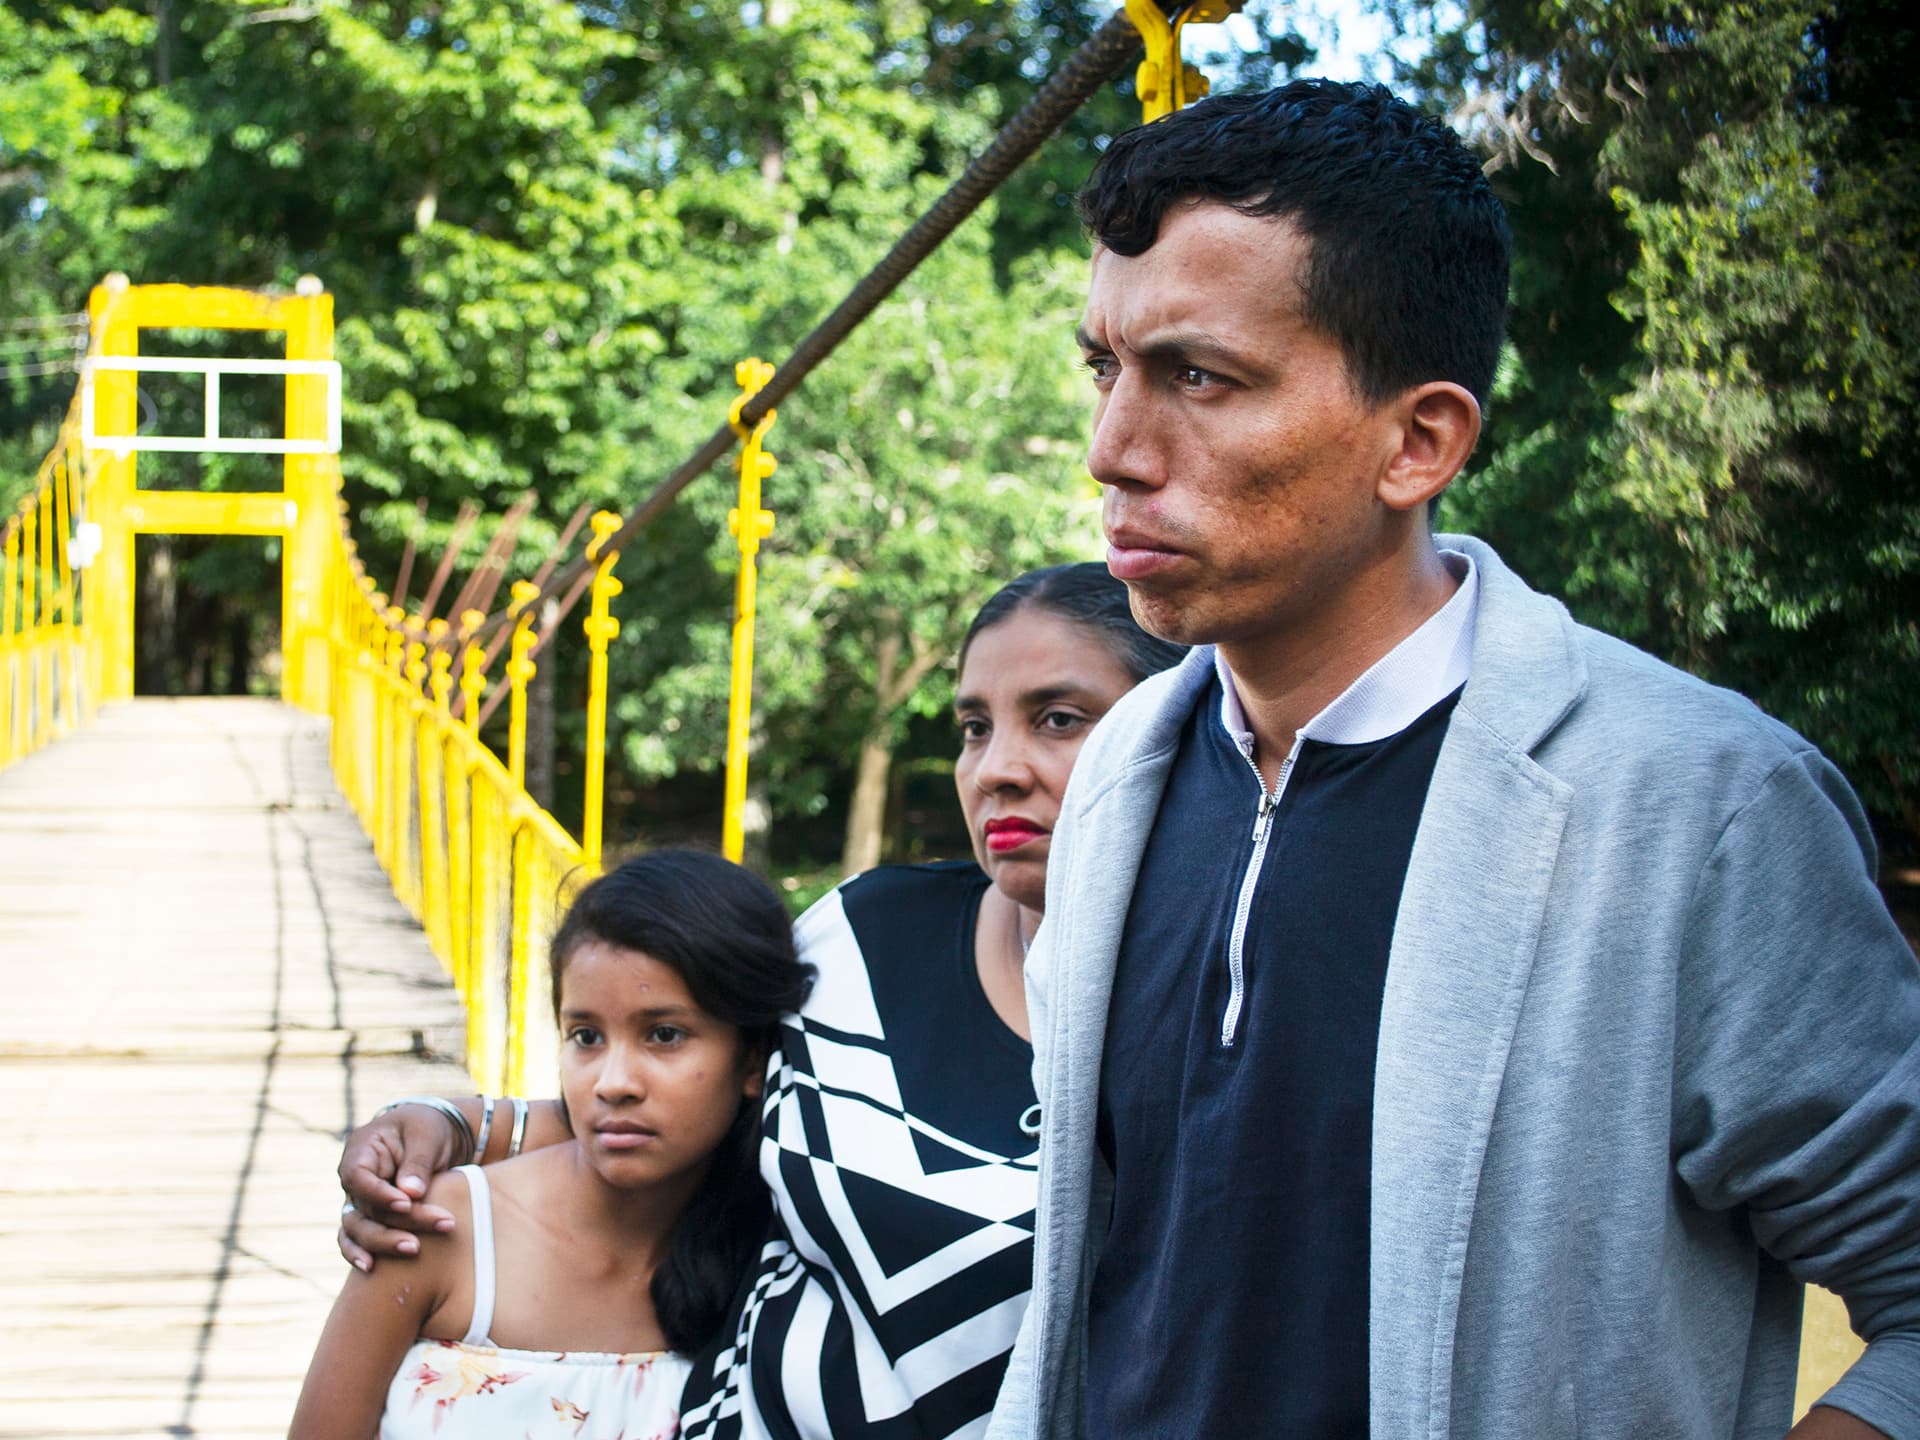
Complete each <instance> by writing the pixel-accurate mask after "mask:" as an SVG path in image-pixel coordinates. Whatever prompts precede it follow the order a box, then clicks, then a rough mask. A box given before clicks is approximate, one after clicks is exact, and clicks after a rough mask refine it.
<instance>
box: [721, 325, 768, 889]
mask: <svg viewBox="0 0 1920 1440" xmlns="http://www.w3.org/2000/svg"><path fill="white" fill-rule="evenodd" d="M733 378H734V383H735V384H737V385H739V386H740V390H741V393H740V397H739V398H738V399H737V400H735V401H734V402H733V409H732V412H731V413H730V414H729V416H728V420H729V422H730V423H731V424H732V426H733V429H734V433H735V434H736V435H738V436H740V438H741V439H742V440H743V441H744V442H745V444H743V445H742V446H741V448H740V454H739V455H738V456H737V457H735V459H734V462H733V463H734V468H735V469H737V470H738V471H739V472H740V503H739V505H737V506H736V507H735V508H734V509H732V510H730V511H728V512H727V528H728V530H730V531H731V532H732V534H733V537H734V541H735V543H736V544H737V545H738V546H739V549H740V570H739V573H738V574H737V575H736V576H735V578H734V587H733V679H732V684H731V685H730V686H729V688H728V692H727V788H726V802H725V807H724V809H723V810H722V813H721V821H720V853H721V854H723V855H725V856H726V857H727V859H729V860H731V861H733V862H734V863H735V864H736V865H737V864H739V863H740V860H741V857H742V856H744V855H745V854H746V826H745V816H746V810H747V744H748V740H749V738H750V736H751V733H752V721H753V617H754V606H755V601H756V598H757V596H758V591H759V567H758V564H757V562H756V561H755V559H754V557H755V556H757V555H758V554H759V553H760V542H761V541H762V540H764V539H766V538H767V536H769V535H771V534H772V533H773V512H772V511H771V510H762V509H761V508H760V483H761V481H763V480H765V479H767V477H768V476H770V475H772V474H773V472H774V471H775V470H777V469H778V468H779V465H780V462H779V461H777V460H775V459H774V458H773V456H771V455H769V454H767V453H766V452H765V451H763V450H762V449H761V444H762V442H763V441H764V440H765V438H766V434H767V432H768V431H769V430H771V429H772V428H773V422H774V412H773V411H771V410H769V411H767V413H766V414H765V415H763V416H761V417H760V421H759V423H758V424H756V425H755V426H754V427H753V429H752V430H751V431H749V430H748V429H747V428H746V426H745V425H744V424H742V423H741V420H740V411H741V409H742V408H743V407H744V406H745V405H746V403H747V401H749V400H751V399H752V398H753V397H754V396H755V395H757V394H758V393H759V392H760V391H761V389H762V388H763V387H765V385H766V383H767V381H769V380H771V379H772V378H773V366H771V365H769V364H767V363H766V361H764V360H761V359H759V358H758V357H753V358H749V359H746V360H742V361H741V362H740V363H739V364H738V365H736V366H734V367H733Z"/></svg>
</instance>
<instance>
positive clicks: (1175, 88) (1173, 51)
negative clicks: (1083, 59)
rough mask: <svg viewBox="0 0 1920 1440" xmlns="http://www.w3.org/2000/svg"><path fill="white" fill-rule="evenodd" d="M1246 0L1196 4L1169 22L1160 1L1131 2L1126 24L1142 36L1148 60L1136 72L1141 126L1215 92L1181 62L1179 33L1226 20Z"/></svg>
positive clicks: (1201, 0) (1200, 0)
mask: <svg viewBox="0 0 1920 1440" xmlns="http://www.w3.org/2000/svg"><path fill="white" fill-rule="evenodd" d="M1244 3H1245V0H1197V3H1195V4H1192V5H1188V6H1186V7H1184V8H1183V9H1181V10H1178V11H1176V12H1175V13H1174V15H1173V16H1172V18H1168V16H1167V14H1166V12H1165V11H1163V10H1162V9H1161V8H1160V6H1159V5H1158V4H1157V3H1156V0H1126V4H1127V18H1128V19H1129V20H1131V21H1133V28H1134V29H1136V30H1138V31H1139V32H1140V40H1141V42H1142V43H1143V44H1144V45H1145V46H1146V50H1147V56H1146V59H1144V60H1142V61H1141V62H1140V67H1139V69H1137V70H1135V71H1134V76H1133V91H1134V94H1135V96H1136V97H1138V99H1139V101H1140V120H1141V123H1142V124H1144V123H1146V122H1147V121H1149V120H1158V119H1159V118H1160V117H1161V116H1163V115H1171V114H1172V113H1173V112H1174V111H1176V110H1181V109H1185V108H1186V107H1187V106H1188V105H1191V104H1192V103H1193V102H1194V101H1196V100H1198V99H1199V98H1200V97H1201V96H1203V95H1205V94H1206V93H1207V91H1208V89H1209V88H1210V82H1209V81H1208V80H1207V77H1206V76H1204V75H1202V74H1201V73H1200V72H1199V71H1198V70H1196V69H1194V68H1193V66H1191V65H1188V64H1186V63H1185V62H1184V61H1182V60H1181V58H1180V32H1181V31H1182V30H1183V29H1185V28H1186V27H1187V26H1188V25H1189V24H1193V23H1198V24H1202V25H1205V24H1211V23H1213V22H1215V21H1220V20H1224V19H1226V18H1227V16H1229V15H1231V14H1233V13H1234V11H1236V10H1238V9H1239V8H1240V7H1241V5H1242V4H1244Z"/></svg>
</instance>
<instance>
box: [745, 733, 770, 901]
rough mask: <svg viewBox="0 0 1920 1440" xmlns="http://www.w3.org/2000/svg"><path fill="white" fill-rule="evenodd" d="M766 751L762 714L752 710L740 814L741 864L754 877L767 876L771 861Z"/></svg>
mask: <svg viewBox="0 0 1920 1440" xmlns="http://www.w3.org/2000/svg"><path fill="white" fill-rule="evenodd" d="M766 748H767V722H766V716H765V712H764V711H762V710H761V709H760V708H759V707H757V706H756V707H755V708H754V711H753V715H752V716H751V718H750V720H749V729H748V732H747V803H746V806H745V808H744V809H742V811H741V812H740V840H741V855H740V860H741V863H742V864H744V865H745V866H746V867H747V869H749V870H751V871H753V873H754V874H756V875H761V876H765V875H769V874H771V873H772V870H771V866H772V863H773V857H772V855H771V853H770V850H769V846H770V842H771V840H772V836H773V805H772V802H771V801H769V800H768V799H767V777H766V773H765V771H764V770H763V769H762V768H761V764H760V759H761V756H762V755H763V754H764V753H765V751H766Z"/></svg>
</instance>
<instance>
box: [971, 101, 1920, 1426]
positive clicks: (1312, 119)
mask: <svg viewBox="0 0 1920 1440" xmlns="http://www.w3.org/2000/svg"><path fill="white" fill-rule="evenodd" d="M1082 210H1083V214H1084V216H1085V217H1086V219H1087V221H1088V223H1089V226H1090V228H1091V229H1092V231H1093V234H1094V238H1095V242H1096V243H1095V249H1094V256H1093V266H1092V284H1091V290H1090V293H1089V297H1088V302H1087V310H1086V317H1085V321H1084V325H1083V329H1082V333H1081V343H1082V347H1083V350H1084V354H1085V357H1086V364H1087V367H1088V369H1089V370H1090V371H1091V374H1092V378H1093V383H1094V385H1095V388H1096V389H1097V391H1098V392H1099V399H1098V406H1097V411H1096V418H1095V423H1094V433H1093V439H1092V445H1091V452H1090V455H1089V466H1090V468H1091V469H1092V471H1093V474H1094V476H1095V478H1096V479H1098V480H1099V481H1100V482H1101V483H1102V484H1103V485H1104V486H1105V487H1106V511H1105V523H1106V530H1107V536H1108V540H1109V542H1110V546H1111V548H1110V550H1109V552H1108V553H1109V564H1110V565H1111V567H1112V569H1113V571H1114V573H1115V574H1116V575H1118V576H1119V577H1120V578H1121V579H1123V580H1125V581H1126V582H1127V584H1128V586H1129V588H1130V591H1131V594H1132V599H1133V605H1134V610H1135V613H1136V615H1137V616H1138V617H1139V618H1140V620H1141V621H1142V622H1143V623H1144V624H1145V625H1146V626H1147V628H1148V629H1150V630H1152V631H1154V632H1155V633H1157V634H1159V635H1162V636H1164V637H1165V638H1167V639H1169V640H1176V641H1182V642H1187V643H1193V644H1196V645H1200V646H1203V647H1211V648H1203V649H1200V650H1197V651H1196V652H1195V653H1194V655H1193V656H1191V657H1190V658H1189V660H1188V662H1187V663H1186V664H1185V665H1183V666H1181V667H1180V668H1179V669H1177V670H1175V671H1172V672H1169V673H1168V674H1166V675H1163V676H1161V677H1158V678H1157V679H1155V680H1150V681H1148V682H1147V683H1146V684H1145V685H1144V686H1142V687H1141V689H1140V690H1138V691H1136V692H1135V693H1134V695H1133V696H1131V697H1130V698H1129V699H1127V700H1125V701H1123V702H1122V703H1121V705H1120V706H1119V707H1118V708H1116V709H1115V710H1114V711H1113V712H1112V714H1111V715H1110V717H1109V718H1108V719H1107V721H1106V722H1105V723H1104V724H1103V725H1102V726H1101V727H1100V729H1099V731H1098V732H1097V733H1096V734H1095V735H1094V737H1093V738H1092V739H1091V740H1090V741H1089V742H1088V745H1087V748H1086V750H1085V751H1084V752H1083V754H1082V756H1081V759H1080V762H1079V766H1078V768H1077V769H1076V771H1075V774H1074V778H1073V782H1072V787H1071V790H1070V792H1069V795H1068V797H1067V800H1066V804H1065V806H1064V809H1063V811H1062V814H1061V817H1060V821H1059V824H1058V828H1057V829H1056V832H1055V835H1054V838H1053V842H1052V843H1053V848H1052V862H1051V868H1050V872H1049V877H1048V895H1047V920H1046V924H1045V925H1044V927H1043V928H1042V931H1041V936H1040V939H1039V940H1038V942H1037V943H1036V945H1035V947H1034V951H1033V954H1032V957H1031V959H1030V961H1029V967H1028V972H1027V973H1028V986H1029V999H1030V1005H1031V1010H1032V1016H1033V1025H1034V1042H1035V1052H1036V1059H1035V1076H1036V1083H1037V1086H1038V1089H1039V1095H1040V1100H1041V1105H1042V1110H1043V1116H1044V1118H1043V1122H1042V1123H1043V1132H1042V1140H1041V1146H1042V1148H1041V1158H1042V1166H1043V1175H1042V1184H1041V1200H1040V1206H1039V1212H1038V1238H1037V1257H1036V1265H1037V1273H1036V1284H1035V1289H1034V1293H1033V1302H1032V1306H1031V1309H1030V1310H1029V1312H1028V1316H1027V1321H1026V1327H1025V1329H1024V1331H1023V1332H1022V1337H1021V1343H1020V1346H1019V1347H1018V1348H1017V1349H1016V1351H1015V1357H1014V1362H1013V1368H1012V1370H1011V1371H1010V1372H1009V1376H1008V1381H1007V1385H1006V1388H1005V1389H1004V1390H1003V1391H1002V1395H1001V1402H1000V1407H999V1409H998V1410H997V1412H996V1416H995V1422H994V1428H993V1430H992V1431H991V1432H990V1433H991V1434H993V1435H995V1436H1003V1437H1011V1436H1025V1435H1044V1436H1075V1435H1081V1434H1086V1435H1092V1436H1098V1437H1106V1436H1182V1437H1184V1436H1200V1435H1208V1436H1212V1435H1233V1436H1287V1437H1290V1440H1291V1437H1303V1436H1305V1437H1333V1436H1365V1435H1369V1434H1370V1435H1371V1436H1372V1437H1373V1440H1389V1437H1403V1436H1404V1437H1412V1436H1422V1437H1426V1436H1447V1435H1452V1436H1459V1437H1508V1436H1521V1435H1525V1436H1529V1437H1562V1436H1564V1437H1569V1440H1570V1437H1573V1436H1576V1435H1578V1436H1587V1437H1596V1436H1597V1437H1623V1436H1662V1437H1695V1436H1699V1437H1707V1436H1714V1437H1726V1436H1733V1437H1742V1440H1744V1437H1777V1436H1779V1435H1780V1434H1782V1433H1783V1432H1785V1431H1786V1429H1787V1426H1788V1424H1789V1423H1790V1420H1791V1405H1792V1397H1793V1389H1794V1380H1795V1365H1794V1359H1795V1354H1796V1343H1797V1337H1798V1325H1799V1309H1800V1299H1801V1282H1802V1281H1818V1282H1820V1283H1822V1284H1825V1285H1828V1286H1830V1287H1832V1288H1834V1289H1836V1290H1838V1291H1839V1292H1840V1293H1841V1294H1842V1295H1843V1296H1845V1297H1846V1299H1847V1301H1848V1303H1849V1305H1850V1307H1851V1313H1852V1318H1853V1321H1854V1324H1855V1326H1856V1328H1858V1329H1859V1330H1860V1331H1861V1332H1862V1333H1863V1334H1864V1335H1865V1336H1867V1337H1868V1339H1869V1341H1870V1342H1871V1343H1870V1344H1869V1347H1868V1349H1867V1351H1866V1354H1865V1356H1864V1357H1863V1358H1862V1359H1861V1360H1860V1362H1859V1363H1858V1364H1857V1365H1856V1366H1855V1367H1854V1369H1853V1370H1852V1371H1851V1372H1850V1373H1849V1375H1848V1376H1847V1377H1846V1378H1845V1379H1844V1380H1843V1381H1842V1382H1841V1383H1840V1385H1839V1386H1837V1387H1836V1388H1835V1389H1834V1390H1833V1391H1832V1392H1831V1393H1830V1394H1829V1395H1828V1396H1827V1397H1826V1399H1825V1402H1824V1404H1823V1405H1822V1406H1820V1407H1817V1408H1816V1409H1815V1410H1814V1411H1813V1412H1812V1414H1811V1415H1810V1416H1809V1417H1808V1418H1807V1420H1806V1421H1804V1422H1803V1424H1802V1425H1801V1426H1800V1427H1799V1428H1798V1430H1797V1431H1796V1432H1795V1433H1796V1434H1799V1435H1805V1436H1816V1435H1825V1436H1871V1435H1874V1434H1879V1433H1884V1434H1887V1435H1893V1436H1902V1435H1907V1436H1916V1435H1920V1046H1917V1045H1916V1037H1917V1036H1920V974H1917V973H1916V967H1915V965H1914V963H1913V959H1912V956H1911V954H1910V953H1909V952H1908V950H1907V949H1906V947H1905V945H1904V943H1903V941H1902V939H1901V937H1900V935H1899V933H1898V931H1897V930H1896V929H1895V927H1894V926H1893V924H1892V922H1891V920H1890V919H1889V918H1888V916H1887V914H1886V911H1885V908H1884V906H1883V905H1882V904H1881V903H1880V901H1879V898H1878V895H1877V894H1876V892H1875V890H1874V887H1873V884H1872V875H1871V869H1872V863H1873V861H1872V842H1871V839H1870V837H1869V833H1868V830H1867V826H1866V821H1865V819H1864V817H1863V815H1862V813H1861V810H1860V807H1859V805H1858V803H1857V802H1856V800H1855V799H1854V797H1853V795H1852V794H1851V792H1850V791H1849V790H1848V789H1847V787H1846V785H1845V783H1844V781H1842V780H1841V779H1840V777H1839V776H1838V774H1837V773H1836V772H1835V771H1834V770H1833V768H1832V767H1831V766H1830V765H1828V764H1827V763H1826V762H1825V761H1824V760H1823V759H1822V758H1821V757H1820V756H1819V755H1818V753H1817V752H1815V751H1814V750H1813V749H1812V748H1811V747H1810V746H1808V745H1807V744H1806V742H1805V741H1804V740H1802V739H1800V738H1799V737H1798V736H1796V735H1794V734H1793V733H1792V732H1790V731H1788V730H1787V729H1785V728H1784V727H1783V726H1780V725H1778V724H1777V723H1775V722H1773V721H1771V720H1769V719H1768V718H1767V717H1766V716H1764V715H1762V714H1761V713H1760V712H1759V711H1757V710H1756V709H1754V708H1753V707H1752V706H1751V705H1750V704H1748V703H1747V702H1746V701H1744V700H1742V699H1740V698H1739V697H1737V696H1734V695H1731V694H1728V693H1726V692H1724V691H1719V690H1715V689H1712V688H1711V687H1709V686H1706V685H1704V684H1702V683H1700V682H1698V681H1695V680H1693V679H1690V678H1688V677H1686V676H1684V675H1682V674H1680V673H1678V672H1676V671H1673V670H1670V669H1668V668H1667V667H1665V666H1663V665H1661V664H1660V663H1658V662H1657V661H1654V660H1652V659H1651V658H1649V657H1647V656H1645V655H1643V654H1640V653H1639V652H1637V651H1634V650H1633V649H1631V648H1630V647H1628V646H1626V645H1624V644H1621V643H1619V642H1617V641H1615V640H1612V639H1610V638H1608V637H1606V636H1603V635H1600V634H1598V633H1596V632H1594V631H1591V630H1588V629H1585V628H1583V627H1580V626H1577V625H1575V624H1574V623H1573V622H1572V621H1571V620H1570V619H1569V617H1568V616H1567V614H1566V612H1565V611H1564V610H1563V609H1562V608H1561V607H1560V606H1559V605H1558V604H1557V603H1555V602H1553V601H1551V600H1548V599H1546V598H1544V597H1541V596H1539V595H1537V594H1535V593H1533V592H1532V591H1530V590H1528V589H1527V588H1526V587H1525V585H1523V584H1522V583H1521V581H1520V580H1519V579H1517V578H1516V577H1515V576H1514V575H1513V574H1512V573H1511V572H1510V571H1508V570H1507V569H1506V568H1505V567H1504V566H1503V565H1502V564H1501V563H1500V561H1499V559H1498V557H1497V556H1496V555H1495V554H1494V553H1493V552H1492V551H1491V550H1490V549H1488V548H1487V547H1486V546H1484V545H1481V544H1479V543H1477V542H1474V541H1471V540H1466V539H1457V538H1452V537H1445V536H1442V537H1438V539H1437V541H1436V538H1435V537H1433V536H1431V535H1430V533H1429V530H1428V523H1427V517H1428V513H1429V508H1430V502H1431V501H1432V500H1433V499H1434V497H1436V496H1437V495H1438V494H1439V493H1440V492H1441V490H1442V489H1444V488H1445V486H1446V485H1447V483H1448V482H1449V481H1450V480H1451V479H1452V478H1453V477H1454V475H1455V474H1456V473H1457V472H1458V471H1459V470H1460V468H1461V467H1462V465H1463V464H1464V463H1465V462H1466V460H1467V458H1468V456H1469V454H1470V453H1471V451H1472V450H1473V447H1474V444H1475V441H1476V439H1477V438H1478V435H1479V429H1480V416H1481V409H1482V406H1483V405H1484V404H1485V402H1486V397H1487V393H1488V390H1489V388H1490V386H1491V383H1492V379H1493V373H1494V368H1495V364H1496V361H1497V358H1498V355H1499V349H1500V344H1501V335H1502V329H1503V326H1504V308H1505V296H1506V282H1507V273H1506V272H1507V251H1508V238H1507V231H1506V226H1505V222H1504V219H1503V217H1502V215H1501V212H1500V208H1499V205H1498V203H1497V202H1496V201H1495V200H1494V198H1493V196H1492V194H1491V192H1490V191H1489V190H1488V188H1487V185H1486V182H1485V180H1484V178H1483V176H1482V175H1481V173H1480V171H1479V167H1478V166H1477V165H1476V164H1475V163H1474V161H1473V159H1472V157H1471V156H1470V155H1469V154H1468V153H1467V152H1466V151H1465V149H1464V147H1462V146H1461V145H1460V144H1459V142H1458V141H1457V140H1456V139H1455V138H1454V137H1453V136H1452V135H1451V134H1450V133H1449V132H1448V131H1446V130H1445V129H1443V128H1442V127H1440V126H1438V125H1436V124H1434V123H1432V122H1431V121H1428V120H1426V119H1424V118H1422V117H1421V116H1419V115H1418V114H1417V113H1416V112H1414V111H1412V110H1411V109H1410V108H1408V107H1407V106H1405V105H1403V104H1400V103H1399V102H1397V101H1394V100H1393V99H1392V98H1391V97H1390V96H1389V95H1388V94H1387V93H1386V92H1385V91H1384V90H1380V89H1377V88H1370V87H1356V86H1343V85H1335V84H1329V83H1326V82H1318V81H1303V82H1298V83H1295V84H1291V85H1288V86H1286V87H1284V88H1282V89H1280V90H1277V91H1274V92H1270V93H1267V94H1262V95H1252V96H1230V97H1221V98H1218V99H1214V100H1209V101H1205V102H1203V103H1201V104H1199V105H1197V106H1195V107H1193V108H1192V109H1190V110H1187V111H1185V112H1182V113H1179V114H1177V115H1174V116H1172V117H1169V118H1168V119H1165V120H1163V121H1160V122H1157V123H1155V124H1153V125H1150V126H1147V127H1145V128H1143V129H1141V130H1138V131H1135V132H1133V133H1131V134H1129V135H1126V136H1122V137H1121V138H1120V139H1119V140H1117V141H1116V142H1115V143H1114V145H1113V146H1112V148H1111V149H1110V150H1109V151H1108V152H1107V155H1106V156H1105V158H1104V159H1103V161H1102V163H1101V166H1100V169H1099V171H1098V172H1097V173H1096V175H1095V177H1094V178H1093V180H1092V181H1091V182H1090V184H1089V186H1088V188H1087V190H1086V192H1085V193H1084V195H1083V196H1082Z"/></svg>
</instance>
